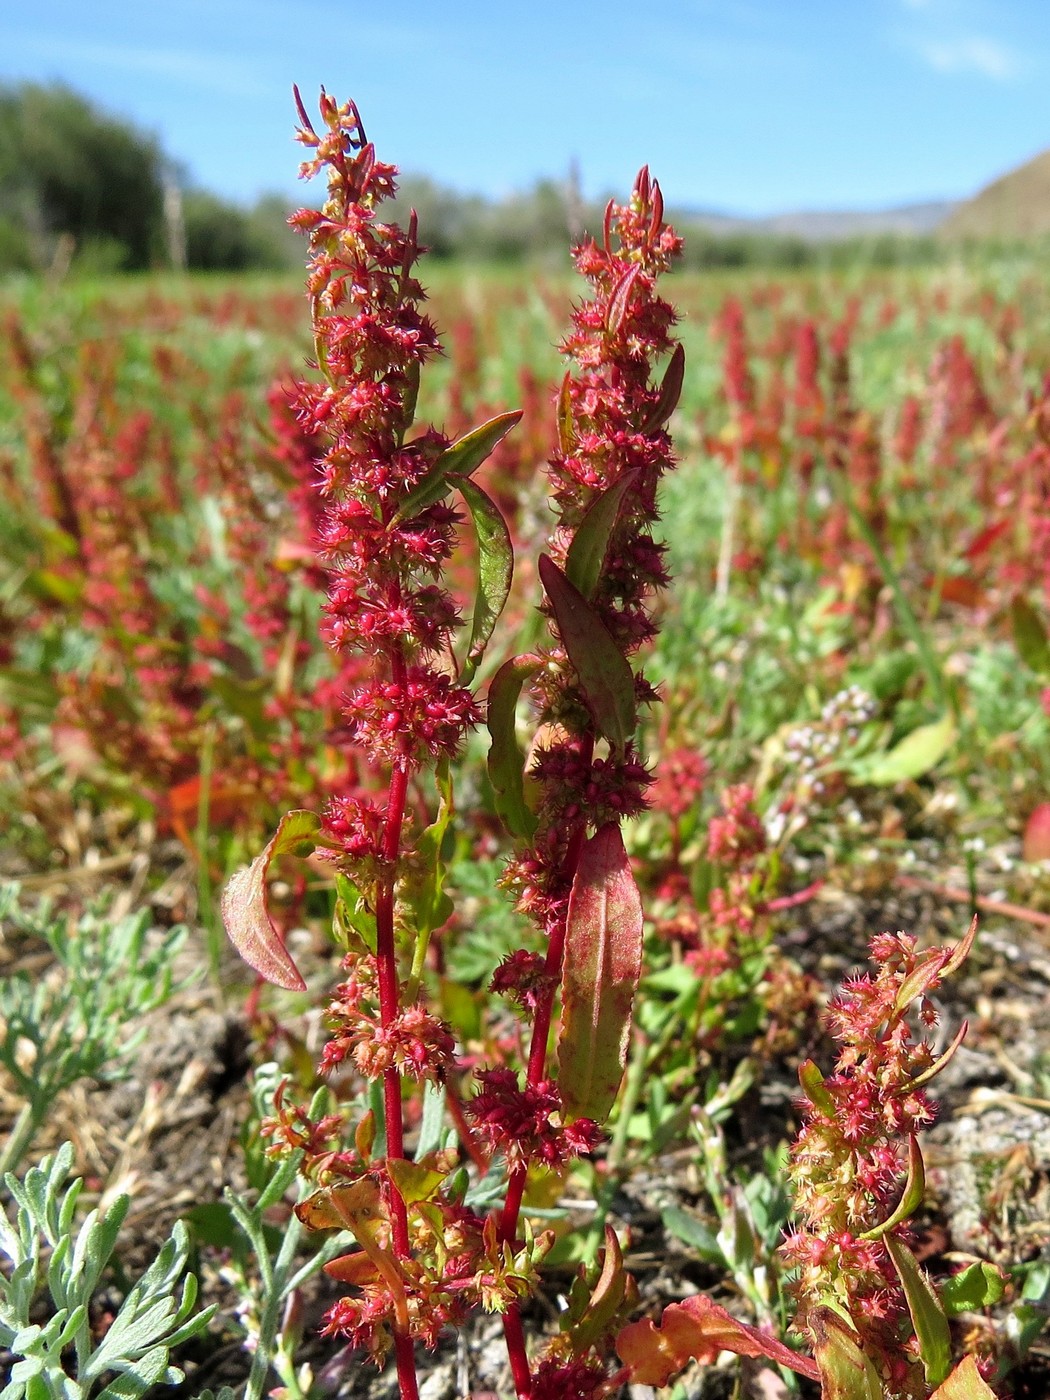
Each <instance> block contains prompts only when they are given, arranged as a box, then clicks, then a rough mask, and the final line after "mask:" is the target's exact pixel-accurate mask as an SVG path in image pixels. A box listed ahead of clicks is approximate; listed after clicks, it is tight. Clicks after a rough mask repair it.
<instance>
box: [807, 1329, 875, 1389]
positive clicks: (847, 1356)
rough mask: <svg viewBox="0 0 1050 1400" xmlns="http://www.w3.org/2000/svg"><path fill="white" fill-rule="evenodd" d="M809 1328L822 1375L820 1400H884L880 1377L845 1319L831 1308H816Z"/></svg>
mask: <svg viewBox="0 0 1050 1400" xmlns="http://www.w3.org/2000/svg"><path fill="white" fill-rule="evenodd" d="M806 1325H807V1328H808V1330H809V1332H810V1334H811V1336H812V1338H813V1351H814V1353H815V1356H816V1362H817V1366H818V1368H819V1371H820V1395H821V1400H883V1389H882V1382H881V1381H880V1380H879V1373H878V1372H877V1371H876V1370H875V1367H874V1366H873V1365H872V1363H871V1361H870V1360H869V1358H868V1357H867V1356H865V1355H864V1352H863V1351H862V1350H861V1348H860V1346H859V1344H858V1342H857V1334H856V1333H855V1332H854V1331H853V1329H852V1327H850V1326H849V1324H848V1323H847V1322H846V1321H845V1319H844V1318H841V1317H839V1316H838V1315H837V1314H836V1313H834V1312H832V1310H831V1309H830V1308H815V1309H814V1310H813V1312H812V1313H811V1315H810V1317H809V1318H808V1320H807V1324H806Z"/></svg>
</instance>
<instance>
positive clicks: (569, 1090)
mask: <svg viewBox="0 0 1050 1400" xmlns="http://www.w3.org/2000/svg"><path fill="white" fill-rule="evenodd" d="M641 970H642V901H641V897H640V896H639V894H638V887H637V885H636V884H635V882H634V875H633V874H632V872H631V863H630V861H629V860H628V858H627V852H626V850H624V844H623V837H622V836H621V835H620V828H619V827H618V826H617V825H616V823H615V822H607V823H606V824H605V825H604V826H603V827H600V828H599V830H598V831H596V832H595V834H594V835H593V836H592V837H591V838H590V840H589V841H587V842H585V844H584V846H583V849H582V851H581V852H580V861H579V865H578V866H577V868H576V878H575V879H574V880H573V884H572V892H571V894H570V895H569V910H568V915H567V918H566V929H565V955H564V958H563V960H562V979H561V992H562V1018H561V1031H560V1033H559V1036H558V1088H559V1090H560V1092H561V1098H562V1104H563V1105H564V1108H565V1111H566V1112H567V1113H569V1114H571V1115H572V1116H573V1117H581V1118H593V1119H594V1120H595V1122H597V1123H602V1122H604V1121H605V1119H606V1118H607V1117H608V1116H609V1112H610V1110H611V1108H612V1106H613V1100H614V1099H615V1098H616V1091H617V1090H618V1089H619V1087H620V1080H621V1079H622V1078H623V1071H624V1066H625V1065H626V1063H627V1042H628V1040H629V1038H630V1033H631V1010H632V1007H633V1005H634V993H635V989H636V987H637V986H638V978H639V977H640V975H641Z"/></svg>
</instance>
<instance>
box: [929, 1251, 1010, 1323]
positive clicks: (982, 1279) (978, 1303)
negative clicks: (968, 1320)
mask: <svg viewBox="0 0 1050 1400" xmlns="http://www.w3.org/2000/svg"><path fill="white" fill-rule="evenodd" d="M1005 1288H1006V1276H1005V1275H1004V1274H1003V1271H1002V1270H1001V1269H1000V1268H999V1267H998V1266H997V1265H995V1264H991V1263H989V1261H988V1260H987V1259H978V1260H977V1261H976V1262H975V1263H973V1264H968V1265H967V1266H966V1268H965V1269H960V1271H959V1272H958V1273H957V1274H953V1276H952V1277H951V1278H947V1279H945V1280H944V1282H943V1283H942V1284H941V1285H940V1289H939V1292H940V1295H941V1306H942V1307H943V1308H944V1311H945V1313H946V1314H947V1315H948V1316H949V1317H956V1316H957V1315H958V1314H959V1313H964V1312H978V1311H979V1310H980V1309H981V1308H991V1307H994V1306H995V1304H996V1303H998V1302H999V1300H1000V1299H1001V1298H1002V1296H1003V1292H1004V1290H1005Z"/></svg>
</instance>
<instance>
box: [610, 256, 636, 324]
mask: <svg viewBox="0 0 1050 1400" xmlns="http://www.w3.org/2000/svg"><path fill="white" fill-rule="evenodd" d="M641 271H642V268H641V264H640V263H635V264H634V266H633V267H631V268H628V270H627V271H626V272H625V273H624V274H623V276H622V277H621V278H620V280H619V282H617V284H616V286H615V287H614V288H613V291H612V296H611V297H610V298H609V310H608V312H607V314H606V318H605V324H606V325H607V326H608V328H609V331H610V332H611V333H612V334H613V335H615V334H616V332H617V331H618V330H619V329H620V327H621V326H622V325H623V320H624V317H625V316H626V315H627V308H628V306H629V305H630V301H631V293H632V292H633V291H634V284H635V283H636V282H637V281H638V278H639V276H640V275H641Z"/></svg>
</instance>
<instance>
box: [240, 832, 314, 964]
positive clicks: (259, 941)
mask: <svg viewBox="0 0 1050 1400" xmlns="http://www.w3.org/2000/svg"><path fill="white" fill-rule="evenodd" d="M320 829H321V818H320V817H319V816H317V815H316V813H314V812H288V813H286V815H285V816H283V817H282V818H281V822H280V825H279V826H278V828H277V831H276V833H275V834H274V836H273V839H272V840H271V841H270V843H269V844H268V845H267V847H266V849H265V850H264V851H263V853H262V855H260V856H256V858H255V860H253V861H252V863H251V865H249V866H248V867H247V869H245V870H238V871H237V872H236V874H235V875H231V877H230V880H229V882H228V884H227V886H226V889H225V890H224V891H223V896H222V921H223V923H224V924H225V925H226V933H227V935H228V937H229V940H230V942H231V943H232V944H233V946H234V947H235V948H236V949H237V951H238V953H240V955H241V957H242V958H243V959H244V961H245V962H246V963H247V964H248V966H249V967H251V968H254V969H255V971H256V972H257V973H258V974H259V975H260V977H265V979H266V980H267V982H272V983H273V984H274V986H276V987H287V988H288V990H289V991H292V992H301V991H303V990H304V989H305V987H306V983H305V982H304V981H303V979H302V977H301V976H300V973H299V969H298V968H297V967H296V965H295V963H294V962H292V960H291V958H290V957H289V955H288V949H287V948H286V947H285V946H284V939H283V938H282V937H281V935H280V933H279V932H278V931H277V929H276V928H275V927H274V924H273V920H272V919H271V918H270V914H269V910H268V909H267V907H266V876H267V872H268V871H269V868H270V861H271V860H272V859H273V858H274V856H276V855H281V854H282V853H283V852H285V851H297V852H300V853H301V852H302V850H303V848H304V846H305V847H308V848H309V850H310V851H312V850H313V849H314V847H315V846H316V845H317V840H316V837H317V833H318V832H319V831H320Z"/></svg>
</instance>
